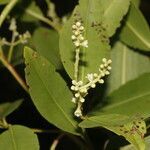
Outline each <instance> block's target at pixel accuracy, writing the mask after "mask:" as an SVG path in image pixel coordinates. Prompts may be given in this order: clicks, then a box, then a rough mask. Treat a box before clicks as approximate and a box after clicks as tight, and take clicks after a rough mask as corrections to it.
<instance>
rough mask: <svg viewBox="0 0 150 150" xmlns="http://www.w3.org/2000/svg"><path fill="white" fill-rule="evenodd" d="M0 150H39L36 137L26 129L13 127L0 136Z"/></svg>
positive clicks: (17, 126)
mask: <svg viewBox="0 0 150 150" xmlns="http://www.w3.org/2000/svg"><path fill="white" fill-rule="evenodd" d="M0 148H1V150H6V149H7V150H13V149H14V150H17V149H18V150H27V149H28V150H39V143H38V139H37V136H36V135H35V134H34V133H33V132H32V130H30V129H29V128H27V127H24V126H19V125H14V126H10V127H9V129H8V130H6V131H4V132H3V133H2V134H0Z"/></svg>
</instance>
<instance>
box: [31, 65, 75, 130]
mask: <svg viewBox="0 0 150 150" xmlns="http://www.w3.org/2000/svg"><path fill="white" fill-rule="evenodd" d="M33 68H34V71H35V73H36V74H37V76H38V78H39V79H40V81H41V82H42V83H43V85H44V87H45V89H46V91H47V93H48V95H49V97H51V99H52V101H53V103H54V104H56V106H57V107H58V108H59V110H60V111H61V112H62V113H63V114H64V117H65V118H66V119H67V120H68V121H69V122H70V124H71V125H72V126H73V127H74V128H76V126H75V125H74V123H73V122H72V121H71V120H70V119H69V118H68V116H67V115H66V114H65V112H64V111H63V109H62V108H61V106H59V104H58V103H57V102H56V101H55V100H54V99H53V97H52V96H51V93H50V92H49V90H48V88H47V86H46V85H45V83H44V82H43V80H42V78H41V77H40V75H39V74H38V71H37V69H36V67H33Z"/></svg>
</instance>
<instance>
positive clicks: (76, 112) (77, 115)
mask: <svg viewBox="0 0 150 150" xmlns="http://www.w3.org/2000/svg"><path fill="white" fill-rule="evenodd" d="M74 115H75V116H76V117H81V116H82V112H81V110H79V109H77V110H76V111H75V112H74Z"/></svg>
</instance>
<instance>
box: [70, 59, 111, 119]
mask: <svg viewBox="0 0 150 150" xmlns="http://www.w3.org/2000/svg"><path fill="white" fill-rule="evenodd" d="M111 62H112V61H111V60H110V59H109V60H107V59H106V58H103V59H102V64H101V65H100V67H99V73H98V74H97V73H90V74H87V76H86V78H87V80H88V81H87V83H86V84H83V82H82V81H78V82H77V81H75V80H73V81H72V86H71V90H72V91H73V92H74V97H73V98H72V102H74V103H78V102H79V103H80V104H82V103H83V102H85V96H86V95H87V94H88V90H89V89H90V88H95V87H96V84H97V83H100V84H103V83H104V80H103V77H105V76H107V75H109V74H110V70H111V67H110V64H111ZM74 114H75V116H77V117H81V116H82V111H81V105H79V106H78V107H77V109H76V111H75V113H74Z"/></svg>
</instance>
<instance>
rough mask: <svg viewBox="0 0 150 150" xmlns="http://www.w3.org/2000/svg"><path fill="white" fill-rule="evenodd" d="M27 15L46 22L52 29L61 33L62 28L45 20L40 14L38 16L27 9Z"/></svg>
mask: <svg viewBox="0 0 150 150" xmlns="http://www.w3.org/2000/svg"><path fill="white" fill-rule="evenodd" d="M26 13H27V14H29V15H31V16H32V17H35V18H37V19H39V20H40V21H43V22H45V23H46V24H48V25H50V26H51V27H53V28H54V29H55V30H56V31H57V32H60V27H59V26H58V25H56V24H54V23H53V22H52V21H51V20H49V19H47V18H45V17H44V16H42V15H40V14H37V13H35V12H33V11H32V10H30V9H27V10H26Z"/></svg>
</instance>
